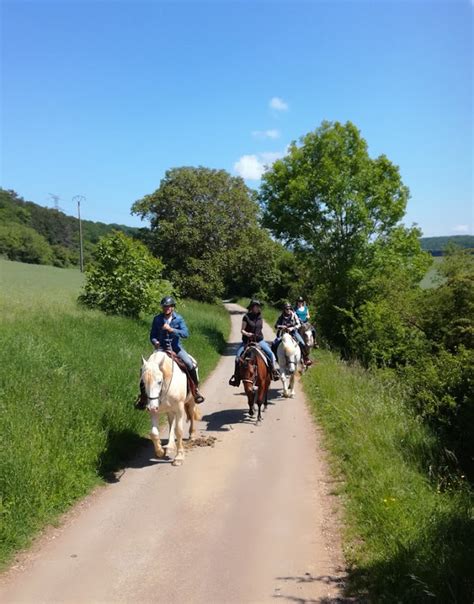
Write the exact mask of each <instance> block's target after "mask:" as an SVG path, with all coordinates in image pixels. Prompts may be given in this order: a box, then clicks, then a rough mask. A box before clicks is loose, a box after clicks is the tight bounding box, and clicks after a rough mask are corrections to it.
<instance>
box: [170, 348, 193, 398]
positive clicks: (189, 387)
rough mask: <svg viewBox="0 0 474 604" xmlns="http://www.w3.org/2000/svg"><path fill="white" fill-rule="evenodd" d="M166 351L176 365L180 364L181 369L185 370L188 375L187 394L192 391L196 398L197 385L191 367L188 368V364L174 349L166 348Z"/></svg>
mask: <svg viewBox="0 0 474 604" xmlns="http://www.w3.org/2000/svg"><path fill="white" fill-rule="evenodd" d="M165 352H166V354H167V355H168V356H169V357H170V359H173V361H174V362H175V363H176V365H178V367H179V368H180V369H181V371H183V372H184V374H185V376H186V381H187V391H186V395H188V394H189V393H191V394H192V395H193V398H196V390H197V386H196V384H195V382H194V380H193V378H192V377H191V375H190V373H189V369H188V367H187V365H186V364H185V363H184V362H183V360H182V359H180V358H179V356H178V355H177V354H176V353H175V352H174V351H173V350H165Z"/></svg>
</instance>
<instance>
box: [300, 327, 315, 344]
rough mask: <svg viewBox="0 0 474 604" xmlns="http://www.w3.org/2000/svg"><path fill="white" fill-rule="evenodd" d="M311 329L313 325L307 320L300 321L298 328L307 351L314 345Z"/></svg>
mask: <svg viewBox="0 0 474 604" xmlns="http://www.w3.org/2000/svg"><path fill="white" fill-rule="evenodd" d="M313 329H314V328H313V326H312V325H311V323H309V322H308V321H306V323H302V324H301V326H300V328H299V329H298V331H299V333H300V336H301V337H302V338H303V342H304V343H305V346H306V348H307V349H308V351H309V350H311V348H314V345H315V341H314V335H313Z"/></svg>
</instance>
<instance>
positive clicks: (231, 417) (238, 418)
mask: <svg viewBox="0 0 474 604" xmlns="http://www.w3.org/2000/svg"><path fill="white" fill-rule="evenodd" d="M246 419H247V410H246V409H223V410H222V411H215V412H214V413H209V415H205V416H204V417H203V418H202V421H204V422H207V427H206V430H207V431H208V432H227V430H228V428H225V427H224V426H229V425H232V424H242V423H244V422H245V421H246Z"/></svg>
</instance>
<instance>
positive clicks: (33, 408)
mask: <svg viewBox="0 0 474 604" xmlns="http://www.w3.org/2000/svg"><path fill="white" fill-rule="evenodd" d="M81 283H82V275H81V274H80V273H79V272H78V271H76V270H64V269H57V268H53V267H45V266H32V265H25V264H20V263H15V262H7V261H1V260H0V290H1V291H2V296H1V298H0V367H1V373H0V494H1V495H0V564H2V563H5V562H6V561H8V559H9V558H10V557H11V555H12V553H13V552H14V551H15V550H16V549H18V548H20V547H24V546H25V545H27V544H28V542H29V541H30V539H31V537H32V535H34V533H35V532H36V531H38V530H39V529H40V528H41V527H43V526H44V525H45V524H46V523H48V522H51V521H53V520H54V519H55V518H56V517H57V516H58V514H59V513H61V512H63V511H64V510H65V509H67V507H68V506H69V505H70V504H71V503H73V502H74V501H75V500H76V499H77V498H78V497H81V496H82V495H84V494H86V493H87V492H88V491H89V490H90V489H91V487H93V486H94V485H96V484H97V483H99V482H100V481H101V480H102V477H104V476H105V475H106V474H107V473H108V472H109V471H110V470H111V469H114V468H116V467H118V466H119V465H120V464H121V463H123V461H124V460H125V459H126V458H128V457H129V456H130V455H131V454H132V453H133V450H134V448H135V447H136V445H137V444H138V442H140V435H142V434H144V433H145V431H147V430H148V429H149V419H148V417H147V414H145V413H140V412H138V411H135V410H134V409H133V406H132V402H133V399H134V398H135V396H136V394H137V389H138V376H139V368H140V364H141V355H142V354H143V355H144V356H148V355H149V354H150V353H151V346H150V344H149V342H148V335H149V327H150V322H151V317H149V318H147V319H146V320H144V321H131V320H129V319H123V318H119V317H107V316H105V315H103V314H102V313H99V312H94V311H89V310H86V309H82V308H80V307H78V306H77V305H76V302H75V300H76V297H77V294H78V291H79V288H80V286H81ZM179 311H180V312H181V313H182V314H183V316H184V317H185V319H186V321H187V323H188V326H189V328H190V332H191V337H190V339H189V340H188V341H187V342H186V348H187V350H188V351H189V352H190V353H191V354H193V355H194V356H196V358H197V359H198V361H199V364H200V370H201V378H202V379H203V378H205V377H206V375H207V374H208V373H209V372H210V371H211V369H212V368H213V367H214V366H215V364H216V363H217V361H218V359H219V355H220V352H221V351H222V348H223V345H224V343H225V340H226V338H227V335H228V333H229V329H230V321H229V317H228V314H227V313H226V311H225V310H224V308H222V307H216V306H210V305H203V304H198V303H196V302H187V301H185V302H183V303H182V305H181V307H180V309H179Z"/></svg>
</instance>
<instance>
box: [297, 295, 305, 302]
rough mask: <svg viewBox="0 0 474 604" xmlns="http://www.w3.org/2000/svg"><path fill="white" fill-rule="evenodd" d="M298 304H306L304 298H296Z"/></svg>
mask: <svg viewBox="0 0 474 604" xmlns="http://www.w3.org/2000/svg"><path fill="white" fill-rule="evenodd" d="M296 301H297V302H304V298H303V296H299V297H298V298H296Z"/></svg>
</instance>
